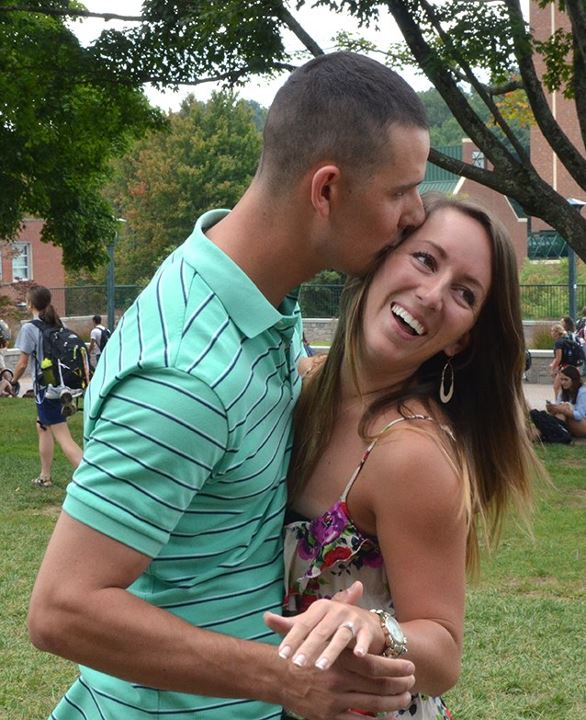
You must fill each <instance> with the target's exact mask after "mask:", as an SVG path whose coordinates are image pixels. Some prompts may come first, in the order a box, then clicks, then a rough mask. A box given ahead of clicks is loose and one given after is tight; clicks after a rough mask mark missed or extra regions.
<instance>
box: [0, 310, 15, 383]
mask: <svg viewBox="0 0 586 720" xmlns="http://www.w3.org/2000/svg"><path fill="white" fill-rule="evenodd" d="M10 337H11V333H10V328H9V327H8V324H7V323H5V322H4V320H0V397H13V396H14V395H17V394H18V391H17V387H19V386H18V384H17V385H13V384H12V383H13V378H14V373H13V372H12V370H10V369H8V368H7V367H6V361H5V359H4V353H5V352H6V348H7V346H8V341H9V340H10Z"/></svg>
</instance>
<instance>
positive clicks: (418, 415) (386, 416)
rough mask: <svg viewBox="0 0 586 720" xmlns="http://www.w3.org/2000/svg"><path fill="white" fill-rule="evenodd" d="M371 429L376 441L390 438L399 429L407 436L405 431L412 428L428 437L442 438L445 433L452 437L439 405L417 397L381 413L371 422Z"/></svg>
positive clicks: (448, 424) (397, 432)
mask: <svg viewBox="0 0 586 720" xmlns="http://www.w3.org/2000/svg"><path fill="white" fill-rule="evenodd" d="M373 430H374V432H373V434H374V435H375V436H376V437H377V438H378V440H377V441H378V442H384V440H385V439H386V438H387V437H388V438H392V436H393V435H397V434H399V433H401V431H403V433H404V434H405V436H407V433H406V432H405V431H413V430H416V431H418V432H422V433H423V434H427V435H429V436H430V438H438V437H441V438H444V436H446V435H447V436H448V437H449V438H450V439H452V440H453V439H454V434H453V431H452V428H451V427H450V421H449V419H448V417H447V416H446V415H445V413H444V412H443V411H442V409H441V408H440V407H439V405H437V404H436V403H434V402H432V401H428V402H423V401H422V400H418V399H411V400H408V401H407V402H405V403H404V404H403V405H402V407H401V408H400V409H399V408H393V409H391V410H389V411H387V412H385V413H383V414H382V415H381V416H380V417H379V418H377V420H376V421H375V423H374V424H373ZM409 434H410V435H411V434H412V433H409ZM444 439H445V438H444ZM402 442H403V440H402ZM414 442H415V440H414Z"/></svg>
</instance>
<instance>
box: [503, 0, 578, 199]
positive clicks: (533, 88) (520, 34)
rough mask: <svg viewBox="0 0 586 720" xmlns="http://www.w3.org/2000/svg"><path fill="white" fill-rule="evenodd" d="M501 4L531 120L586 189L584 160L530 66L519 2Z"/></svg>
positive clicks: (527, 40)
mask: <svg viewBox="0 0 586 720" xmlns="http://www.w3.org/2000/svg"><path fill="white" fill-rule="evenodd" d="M503 1H504V3H505V5H506V6H507V8H508V10H509V18H510V20H511V32H512V36H513V42H514V45H515V55H516V57H517V60H518V62H519V70H520V72H521V77H522V78H523V82H524V85H525V92H526V93H527V99H528V100H529V104H530V105H531V110H532V111H533V115H534V117H535V121H536V122H537V125H538V126H539V129H540V130H541V132H542V133H543V136H544V137H545V139H546V140H547V142H548V143H549V144H550V145H551V147H552V148H555V152H556V155H557V156H558V157H559V159H560V161H561V162H562V163H563V165H564V167H565V168H566V170H567V171H568V172H569V173H570V175H571V176H572V177H573V178H574V180H575V181H576V182H577V183H578V185H580V187H582V188H586V160H584V158H583V157H582V156H581V154H580V153H579V151H578V149H577V148H576V147H575V145H574V144H573V143H572V142H571V141H570V139H569V138H568V136H567V135H566V133H564V132H563V130H562V129H561V128H560V126H559V124H558V123H557V121H556V119H555V118H554V116H553V114H552V112H551V110H550V108H549V105H548V103H547V99H546V97H545V93H544V91H543V87H542V85H541V82H540V80H539V78H538V77H537V72H536V70H535V65H534V63H533V56H532V48H531V42H530V37H529V36H528V35H527V32H526V30H525V21H524V20H523V14H522V12H521V7H520V4H519V1H518V0H503Z"/></svg>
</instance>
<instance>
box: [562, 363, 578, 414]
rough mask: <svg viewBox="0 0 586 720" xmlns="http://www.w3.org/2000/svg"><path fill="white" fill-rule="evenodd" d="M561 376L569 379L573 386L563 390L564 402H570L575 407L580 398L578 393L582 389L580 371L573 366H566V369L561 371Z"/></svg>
mask: <svg viewBox="0 0 586 720" xmlns="http://www.w3.org/2000/svg"><path fill="white" fill-rule="evenodd" d="M561 374H562V375H565V376H566V377H569V378H570V380H571V381H572V385H571V386H570V387H569V388H568V389H566V388H562V393H561V394H562V401H563V402H569V403H572V405H575V404H576V400H577V398H578V391H579V390H580V388H581V387H582V378H581V377H580V371H579V370H578V368H576V367H574V366H573V365H566V367H565V368H564V369H563V370H561Z"/></svg>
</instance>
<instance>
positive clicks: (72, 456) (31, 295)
mask: <svg viewBox="0 0 586 720" xmlns="http://www.w3.org/2000/svg"><path fill="white" fill-rule="evenodd" d="M27 309H28V311H29V312H30V313H32V315H33V319H34V320H36V319H39V320H42V321H43V322H44V323H46V324H47V325H50V326H54V327H61V326H62V322H61V320H60V318H59V315H58V314H57V311H56V310H55V308H54V307H53V305H51V292H50V291H49V290H48V289H47V288H46V287H43V286H42V285H36V286H35V287H32V288H31V289H30V290H29V291H28V295H27ZM15 347H17V348H18V349H19V350H20V356H19V358H18V360H17V363H16V368H15V369H14V377H13V383H16V382H18V380H20V378H21V377H22V375H23V374H24V372H25V370H26V368H27V366H28V364H29V360H30V359H32V363H33V365H32V375H33V384H34V390H35V399H36V403H37V434H38V437H39V456H40V459H41V472H40V473H39V475H38V476H37V477H36V478H35V479H34V480H33V481H32V483H33V485H35V486H36V487H41V488H47V487H51V485H52V484H53V481H52V480H51V467H52V465H53V455H54V452H55V440H57V442H58V443H59V445H60V447H61V449H62V450H63V453H64V455H65V457H66V458H67V459H68V460H69V462H70V463H71V465H72V466H73V467H74V468H76V467H77V466H78V465H79V463H80V461H81V456H82V450H81V448H80V447H79V445H78V444H77V443H76V442H75V440H74V439H73V438H72V437H71V433H70V432H69V428H68V427H67V423H66V417H67V416H68V415H71V414H72V412H73V409H74V408H73V406H72V398H71V394H70V393H69V394H68V395H67V397H66V398H64V401H62V400H60V399H55V400H50V399H48V398H47V397H45V391H46V388H45V387H43V386H41V385H40V384H39V382H38V377H39V375H40V374H41V363H42V361H43V336H42V333H41V330H40V329H39V328H38V327H37V326H36V325H35V324H34V323H33V322H27V323H25V324H24V325H23V326H22V328H21V329H20V332H19V333H18V337H17V338H16V342H15Z"/></svg>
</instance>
